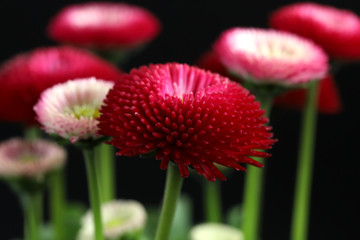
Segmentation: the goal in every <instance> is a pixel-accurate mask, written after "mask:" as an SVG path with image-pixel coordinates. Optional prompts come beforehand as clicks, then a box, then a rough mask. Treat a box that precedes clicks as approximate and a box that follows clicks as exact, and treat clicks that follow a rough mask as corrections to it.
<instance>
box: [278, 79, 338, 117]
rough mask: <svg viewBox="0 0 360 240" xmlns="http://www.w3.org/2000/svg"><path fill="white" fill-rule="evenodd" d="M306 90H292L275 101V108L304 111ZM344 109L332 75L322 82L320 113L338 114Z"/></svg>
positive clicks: (319, 98) (319, 100) (319, 103)
mask: <svg viewBox="0 0 360 240" xmlns="http://www.w3.org/2000/svg"><path fill="white" fill-rule="evenodd" d="M306 93H307V90H306V89H297V90H290V91H288V92H286V93H285V94H283V95H281V96H278V97H276V98H275V100H274V104H275V106H281V107H287V108H292V109H298V110H301V109H303V107H304V105H305V98H306ZM341 109H342V104H341V98H340V95H339V91H338V88H337V86H336V83H335V81H334V79H333V78H332V76H331V75H327V76H326V77H325V78H324V79H322V80H321V81H320V89H319V96H318V111H319V112H320V113H324V114H338V113H340V111H341Z"/></svg>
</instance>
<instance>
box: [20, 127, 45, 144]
mask: <svg viewBox="0 0 360 240" xmlns="http://www.w3.org/2000/svg"><path fill="white" fill-rule="evenodd" d="M24 136H25V139H27V140H30V141H33V140H36V139H39V138H40V137H41V130H40V129H39V128H38V127H28V128H26V129H25V132H24Z"/></svg>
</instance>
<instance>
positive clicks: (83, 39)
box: [48, 2, 161, 49]
mask: <svg viewBox="0 0 360 240" xmlns="http://www.w3.org/2000/svg"><path fill="white" fill-rule="evenodd" d="M160 28H161V27H160V22H159V20H158V19H157V18H156V17H155V16H154V15H153V14H151V13H150V12H148V11H147V10H145V9H143V8H141V7H137V6H133V5H129V4H125V3H110V2H93V3H84V4H74V5H70V6H68V7H65V8H64V9H63V10H61V11H60V12H59V13H58V14H57V15H56V16H55V17H54V18H53V20H52V21H51V23H50V25H49V28H48V32H49V35H50V37H51V38H52V39H54V40H56V41H59V42H64V43H71V44H76V45H79V46H86V47H91V48H97V49H104V48H129V47H135V46H139V45H142V44H144V43H147V42H149V41H150V40H152V39H153V38H155V37H156V36H157V35H158V34H159V32H160Z"/></svg>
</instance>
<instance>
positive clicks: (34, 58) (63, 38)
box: [0, 3, 360, 240]
mask: <svg viewBox="0 0 360 240" xmlns="http://www.w3.org/2000/svg"><path fill="white" fill-rule="evenodd" d="M339 25H341V26H342V27H341V28H339V27H338V26H339ZM270 26H271V27H272V28H274V29H257V28H232V29H228V30H226V31H224V32H223V33H222V34H221V35H220V36H219V38H218V39H217V40H216V41H215V43H214V45H213V50H212V51H210V52H209V53H207V54H206V55H204V56H203V57H202V58H201V59H200V60H199V62H198V65H199V67H196V66H190V65H188V64H180V63H166V64H150V65H149V66H142V67H139V68H137V69H133V70H131V71H130V72H129V73H123V72H122V71H120V70H119V69H117V68H116V67H115V66H114V65H112V64H110V63H108V62H106V61H105V60H102V59H101V58H98V57H97V56H95V55H94V54H93V53H90V52H89V51H87V50H90V51H93V52H96V53H102V56H109V54H116V55H118V56H122V57H124V54H125V56H127V55H126V54H127V53H128V52H129V51H135V49H138V48H139V47H140V46H143V45H144V44H146V43H148V42H149V41H151V40H152V39H153V38H155V37H156V36H157V35H158V33H159V32H160V29H161V26H160V22H159V20H158V19H157V18H156V17H155V16H154V15H153V14H151V13H150V12H148V11H147V10H145V9H142V8H140V7H136V6H132V5H128V4H123V3H119V4H118V3H90V4H80V5H73V6H69V7H66V8H65V9H63V10H62V11H60V13H59V14H58V15H57V16H55V17H54V18H53V20H52V21H51V22H50V24H49V28H48V33H49V36H50V37H51V38H52V39H54V40H56V41H58V42H61V43H65V44H71V45H74V46H77V47H81V48H86V49H87V50H84V49H79V48H75V47H70V46H59V47H48V48H39V49H35V50H33V51H31V52H28V53H24V54H20V55H18V56H16V57H14V58H13V59H10V60H9V61H7V62H5V63H4V64H3V65H2V66H1V69H0V89H3V90H4V91H2V93H1V95H0V120H1V121H7V122H17V123H22V124H24V126H25V127H26V128H30V127H34V126H35V127H37V126H41V127H42V129H43V130H44V131H45V132H46V133H48V134H49V135H51V136H55V137H56V138H57V139H60V138H62V139H65V140H68V142H69V143H72V144H75V145H76V146H78V147H80V148H81V149H82V150H84V155H85V157H87V158H88V161H89V162H91V161H98V159H95V160H94V159H92V155H91V154H89V152H90V153H91V152H92V151H93V150H94V149H95V146H97V145H98V144H99V143H101V142H103V141H104V140H105V138H106V139H109V140H108V141H107V142H106V143H107V144H111V145H113V146H115V147H116V148H117V149H118V152H117V155H122V156H137V155H144V154H149V153H154V155H155V158H156V159H157V160H160V168H161V169H164V170H165V169H168V178H169V179H168V180H169V182H168V183H167V184H168V185H169V187H168V188H169V189H170V190H169V193H168V194H169V195H174V196H176V194H178V192H177V193H176V192H171V191H172V190H171V189H172V188H173V189H176V187H174V186H176V185H171V184H172V183H171V182H176V181H178V182H180V181H181V180H179V179H181V178H176V174H178V172H180V176H181V177H182V178H186V177H188V176H189V175H190V173H191V171H192V170H194V171H196V172H197V173H198V174H200V175H203V176H204V177H205V178H206V179H207V180H209V181H215V180H216V179H218V180H226V177H225V175H224V173H223V172H222V171H220V170H221V168H222V167H227V168H232V169H235V170H237V171H239V170H244V171H245V167H244V166H243V165H241V164H243V163H245V164H250V165H253V166H255V167H262V166H263V164H262V160H254V159H253V158H252V157H260V158H263V157H270V154H269V153H266V152H265V151H266V150H268V149H270V148H271V147H272V145H273V144H274V143H275V142H276V139H273V134H272V132H271V130H272V128H271V127H270V126H268V125H267V123H268V116H269V113H266V110H267V111H269V107H267V105H268V104H269V103H268V102H267V101H270V102H271V101H272V99H273V98H274V99H275V101H274V102H275V105H279V106H281V105H283V106H284V105H285V106H292V107H295V108H302V107H303V106H304V105H305V104H308V103H307V102H306V101H305V95H306V94H307V92H306V91H307V87H308V85H309V83H311V82H320V84H321V87H320V94H319V97H318V101H319V105H318V106H319V111H320V112H323V113H338V112H339V111H340V109H341V103H340V98H339V94H338V90H337V88H336V85H335V81H334V79H333V77H332V75H330V74H329V72H328V71H329V67H328V58H329V57H331V58H333V59H341V60H354V59H359V58H360V45H359V44H358V42H359V41H360V19H359V17H358V16H357V15H355V14H353V13H351V12H349V11H345V10H339V9H335V8H333V7H329V6H322V5H318V4H313V3H299V4H294V5H291V6H287V7H284V8H281V9H279V10H278V11H276V12H274V13H273V15H272V16H271V18H270ZM275 29H276V30H275ZM104 53H105V54H104ZM112 59H114V58H112ZM116 59H117V60H118V59H119V58H118V57H117V58H116ZM205 69H207V70H205ZM208 70H210V71H208ZM320 80H321V81H320ZM245 87H246V88H245ZM288 90H289V91H288ZM269 99H270V100H269ZM65 158H66V153H65V150H64V149H63V148H61V147H60V146H57V145H56V144H54V143H52V142H50V141H48V140H39V139H36V140H34V139H32V140H21V139H11V140H9V141H6V142H3V143H1V144H0V177H1V178H4V179H6V180H9V181H11V182H12V183H13V182H16V186H17V189H20V192H21V191H22V192H25V193H26V194H28V195H29V196H31V195H32V194H33V192H34V190H33V189H34V188H33V186H34V185H36V186H37V187H36V189H38V188H41V186H42V185H43V183H44V182H45V181H46V179H47V176H48V175H51V173H52V172H53V171H56V170H57V169H61V168H62V167H63V166H64V163H65ZM87 166H88V171H89V172H88V174H89V176H88V178H89V191H90V195H91V196H90V198H91V205H92V209H93V211H92V212H88V213H87V214H86V215H85V216H84V218H83V220H82V222H81V223H82V228H81V229H80V230H79V232H78V237H77V238H78V239H96V240H99V239H103V238H104V236H105V238H106V239H122V237H124V236H125V235H126V234H127V235H126V236H127V237H129V235H128V234H129V232H136V234H132V235H131V237H132V238H131V239H140V237H141V233H139V232H141V229H142V228H143V227H144V224H145V220H146V212H145V209H144V207H143V206H142V205H141V204H140V203H138V202H135V201H124V200H121V201H115V200H114V201H112V202H108V203H106V204H104V205H103V206H102V209H101V211H100V209H99V196H96V194H98V192H99V191H98V190H96V188H97V187H96V185H97V183H96V181H98V180H96V174H93V173H92V170H91V166H92V164H91V163H89V165H87ZM173 166H176V168H177V169H176V173H172V171H173V170H172V168H173ZM248 170H250V169H248ZM171 174H174V175H171ZM249 174H251V173H250V171H249ZM171 177H173V179H172V180H171ZM174 179H175V180H174ZM176 179H177V180H176ZM94 180H95V184H91V182H92V181H94ZM24 182H34V184H31V186H32V187H31V189H30V190H29V184H24ZM251 184H252V185H253V184H254V183H251ZM178 186H179V189H180V187H181V183H178ZM166 191H168V190H166ZM166 194H167V193H165V198H164V207H163V213H162V215H161V217H160V223H159V227H158V231H157V234H156V240H165V239H168V236H169V231H170V230H169V229H170V227H171V221H172V215H173V211H174V207H171V203H169V202H167V201H168V198H167V195H166ZM249 194H250V193H249ZM169 199H170V198H169ZM169 201H171V200H169ZM173 201H175V203H176V199H175V200H173ZM173 205H174V204H173ZM169 206H170V207H169ZM29 208H30V207H29ZM259 208H260V207H259ZM249 209H250V208H249ZM248 213H249V212H248ZM27 216H28V215H27ZM29 221H30V222H31V219H30V220H29ZM249 222H250V221H249ZM99 224H100V225H101V226H100V225H99ZM254 224H256V223H254ZM29 226H31V224H30V225H29ZM228 228H229V229H228ZM30 229H31V227H30ZM244 231H245V237H246V239H247V240H252V237H251V234H250V233H248V232H247V231H248V230H244ZM31 232H32V233H31ZM34 232H36V230H34V229H33V231H31V230H28V231H27V232H26V234H29V236H30V237H27V238H28V239H32V240H35V239H37V238H36V237H35V238H31V236H36V233H34ZM215 232H216V233H215ZM219 232H220V233H221V234H229V235H230V236H233V238H231V239H238V240H241V239H242V238H243V236H242V233H241V232H240V231H239V230H236V229H232V228H230V227H228V226H222V225H217V224H215V225H205V226H203V225H200V226H197V227H196V228H194V229H193V231H192V233H191V239H192V240H203V239H221V238H222V236H218V235H217V234H219ZM224 236H225V235H224ZM229 238H230V237H229ZM54 239H57V238H56V237H55V238H54ZM123 239H125V237H124V238H123Z"/></svg>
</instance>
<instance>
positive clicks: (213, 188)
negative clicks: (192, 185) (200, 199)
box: [204, 181, 222, 222]
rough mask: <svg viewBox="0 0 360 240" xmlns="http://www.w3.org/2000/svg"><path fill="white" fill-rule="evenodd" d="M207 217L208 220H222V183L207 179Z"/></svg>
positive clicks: (205, 189) (205, 195)
mask: <svg viewBox="0 0 360 240" xmlns="http://www.w3.org/2000/svg"><path fill="white" fill-rule="evenodd" d="M204 185H205V186H204V204H205V208H206V212H205V217H206V221H207V222H221V220H222V216H221V189H220V183H219V182H217V181H215V182H209V181H206V182H205V183H204Z"/></svg>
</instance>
